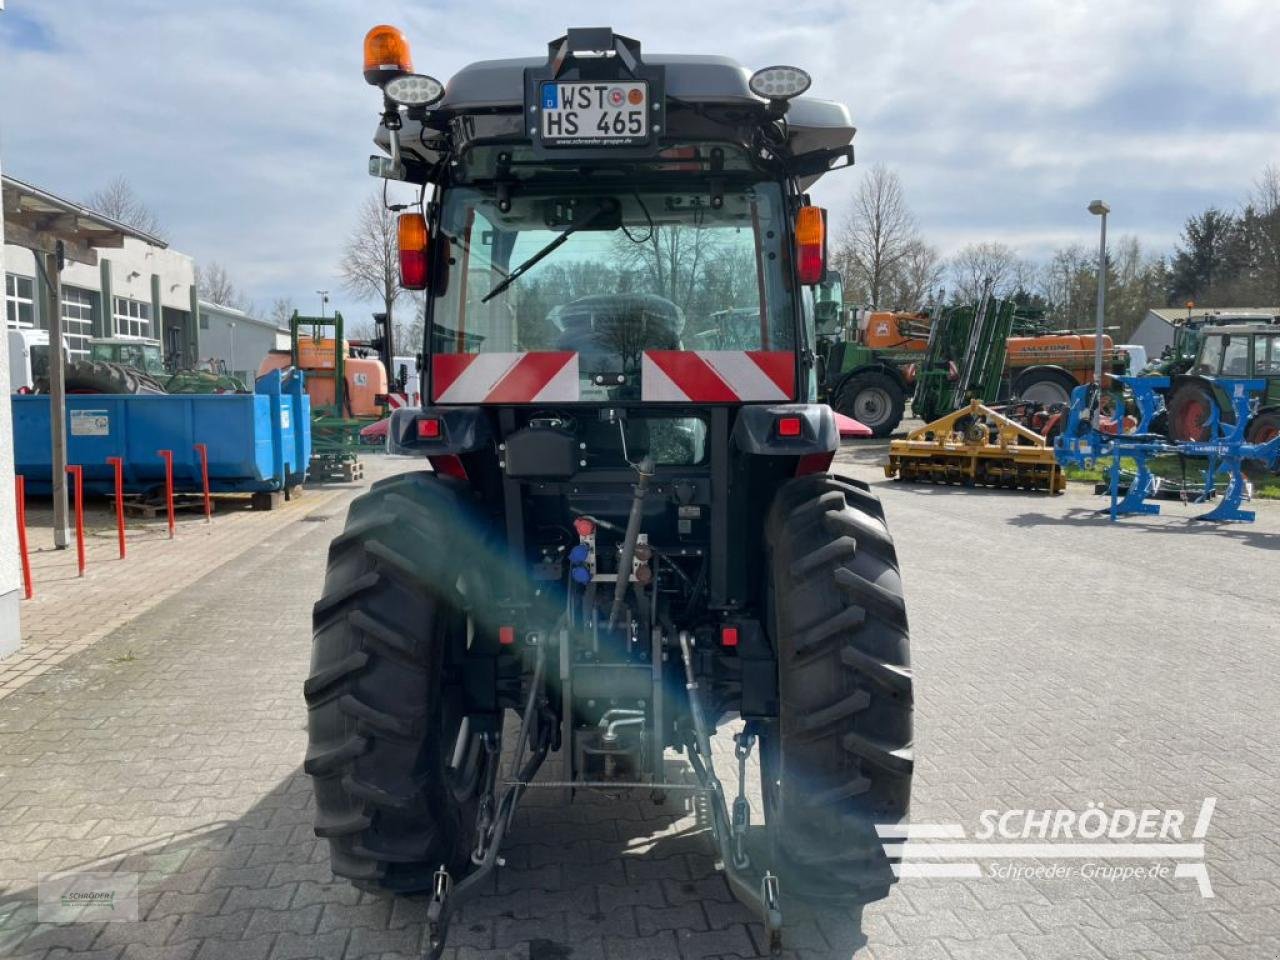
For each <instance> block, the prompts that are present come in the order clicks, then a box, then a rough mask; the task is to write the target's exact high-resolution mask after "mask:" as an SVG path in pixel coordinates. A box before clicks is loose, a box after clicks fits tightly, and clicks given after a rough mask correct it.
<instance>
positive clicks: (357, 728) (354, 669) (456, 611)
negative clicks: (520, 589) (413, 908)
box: [303, 472, 486, 893]
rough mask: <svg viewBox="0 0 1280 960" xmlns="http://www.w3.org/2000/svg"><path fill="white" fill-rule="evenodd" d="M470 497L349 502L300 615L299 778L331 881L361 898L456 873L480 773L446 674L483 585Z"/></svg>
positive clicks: (426, 492) (401, 480) (409, 478)
mask: <svg viewBox="0 0 1280 960" xmlns="http://www.w3.org/2000/svg"><path fill="white" fill-rule="evenodd" d="M477 516H478V514H477V511H476V510H475V508H474V505H473V501H472V495H471V493H470V491H469V490H468V488H467V487H466V486H465V485H464V484H461V483H458V482H457V481H453V480H450V479H447V478H440V477H437V476H435V475H434V474H431V473H426V472H422V473H407V474H401V475H399V476H395V477H391V478H389V479H386V480H382V481H379V482H378V483H375V484H374V485H373V487H372V488H371V489H370V491H369V492H368V493H366V494H364V495H363V496H361V497H359V498H357V499H356V500H355V501H354V502H353V503H352V505H351V509H350V511H349V513H348V514H347V522H346V528H345V529H344V531H343V532H342V533H341V534H340V535H339V536H337V537H336V538H334V540H333V542H332V543H331V544H330V546H329V563H328V570H327V572H326V574H325V582H324V593H323V595H322V596H321V599H320V600H319V601H318V602H317V603H316V605H315V609H314V611H313V629H314V639H313V647H312V660H311V673H310V676H309V677H308V678H307V680H306V683H305V685H304V688H303V692H304V696H305V698H306V702H307V734H308V747H307V757H306V762H305V764H304V767H303V768H304V770H305V771H306V773H308V774H309V775H310V776H311V778H312V785H313V787H314V790H315V800H316V821H315V832H316V836H318V837H323V838H325V839H327V840H328V841H329V853H330V862H331V866H332V869H333V873H334V874H335V875H336V876H339V877H346V878H348V879H350V880H352V881H354V882H355V883H356V885H357V886H359V887H361V888H363V889H370V890H384V891H389V892H394V893H411V892H416V891H421V890H426V889H429V888H430V886H431V882H432V877H433V874H434V872H435V870H436V869H437V868H438V867H440V866H441V865H444V866H445V867H447V868H448V869H449V870H450V872H451V873H453V875H454V877H455V878H456V877H459V876H461V874H462V872H465V870H466V866H467V863H468V861H469V855H470V852H471V850H472V848H473V846H474V840H475V823H476V806H477V802H478V800H477V798H478V795H479V792H480V787H481V785H482V783H483V780H484V767H485V764H486V760H485V754H484V751H483V750H482V749H481V745H480V743H479V740H478V738H476V737H468V738H467V742H466V746H465V748H464V749H463V751H462V753H463V755H464V758H465V759H464V762H463V763H461V764H460V765H459V767H458V768H456V769H455V768H454V767H453V766H452V765H451V762H452V759H453V757H454V750H455V746H456V745H457V743H458V740H459V736H460V730H462V729H464V727H463V725H462V716H463V705H462V695H463V691H462V682H461V677H460V675H459V673H458V666H459V664H460V661H461V658H462V655H463V653H464V652H465V650H466V648H467V643H468V620H467V614H466V609H467V607H468V606H469V605H470V604H474V603H478V602H481V597H480V596H479V595H478V594H477V591H481V590H483V584H481V583H473V579H474V578H472V579H468V580H467V583H466V597H468V598H470V603H469V602H468V600H467V599H466V598H464V596H463V593H461V592H460V591H459V590H458V581H459V571H461V570H467V569H471V570H480V569H483V565H484V560H483V558H482V557H481V556H479V555H478V550H479V549H480V546H479V542H480V537H479V536H478V535H477V533H476V530H477V529H478V528H479V526H480V525H479V524H478V523H476V522H473V521H474V518H476V517H477Z"/></svg>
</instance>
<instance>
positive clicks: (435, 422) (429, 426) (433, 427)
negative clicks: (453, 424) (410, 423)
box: [418, 417, 440, 440]
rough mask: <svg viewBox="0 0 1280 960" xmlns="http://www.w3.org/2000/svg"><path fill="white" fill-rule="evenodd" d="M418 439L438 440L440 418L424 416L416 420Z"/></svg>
mask: <svg viewBox="0 0 1280 960" xmlns="http://www.w3.org/2000/svg"><path fill="white" fill-rule="evenodd" d="M418 439H419V440H439V439H440V420H439V418H437V417H425V418H423V419H422V420H419V421H418Z"/></svg>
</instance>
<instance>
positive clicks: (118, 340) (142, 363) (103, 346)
mask: <svg viewBox="0 0 1280 960" xmlns="http://www.w3.org/2000/svg"><path fill="white" fill-rule="evenodd" d="M89 359H90V360H91V361H95V362H103V363H114V364H118V365H119V366H122V367H130V368H132V369H134V370H140V371H142V372H143V373H147V374H150V375H151V376H153V377H164V376H167V375H168V369H167V368H166V367H165V362H164V352H163V351H162V350H161V348H160V341H159V340H152V339H148V338H146V337H101V338H94V339H92V340H90V341H89Z"/></svg>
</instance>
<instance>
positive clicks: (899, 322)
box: [861, 310, 930, 353]
mask: <svg viewBox="0 0 1280 960" xmlns="http://www.w3.org/2000/svg"><path fill="white" fill-rule="evenodd" d="M929 325H930V320H929V316H928V314H924V313H909V312H907V311H905V310H877V311H876V312H875V313H872V314H869V315H868V316H867V324H866V328H865V329H864V330H863V331H862V338H861V339H862V344H863V346H865V347H868V348H870V349H872V350H905V351H908V352H912V353H923V352H924V351H925V349H927V348H928V346H929Z"/></svg>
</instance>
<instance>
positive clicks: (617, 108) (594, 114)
mask: <svg viewBox="0 0 1280 960" xmlns="http://www.w3.org/2000/svg"><path fill="white" fill-rule="evenodd" d="M540 96H541V112H542V126H541V128H540V132H541V135H542V142H543V144H545V145H547V146H563V147H569V146H610V147H626V146H638V145H640V144H644V143H647V142H648V140H649V112H650V110H651V109H652V106H651V104H650V103H649V84H647V83H645V82H643V81H639V82H636V81H632V82H626V83H579V82H572V83H559V82H547V83H543V84H542V88H541V90H540Z"/></svg>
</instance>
